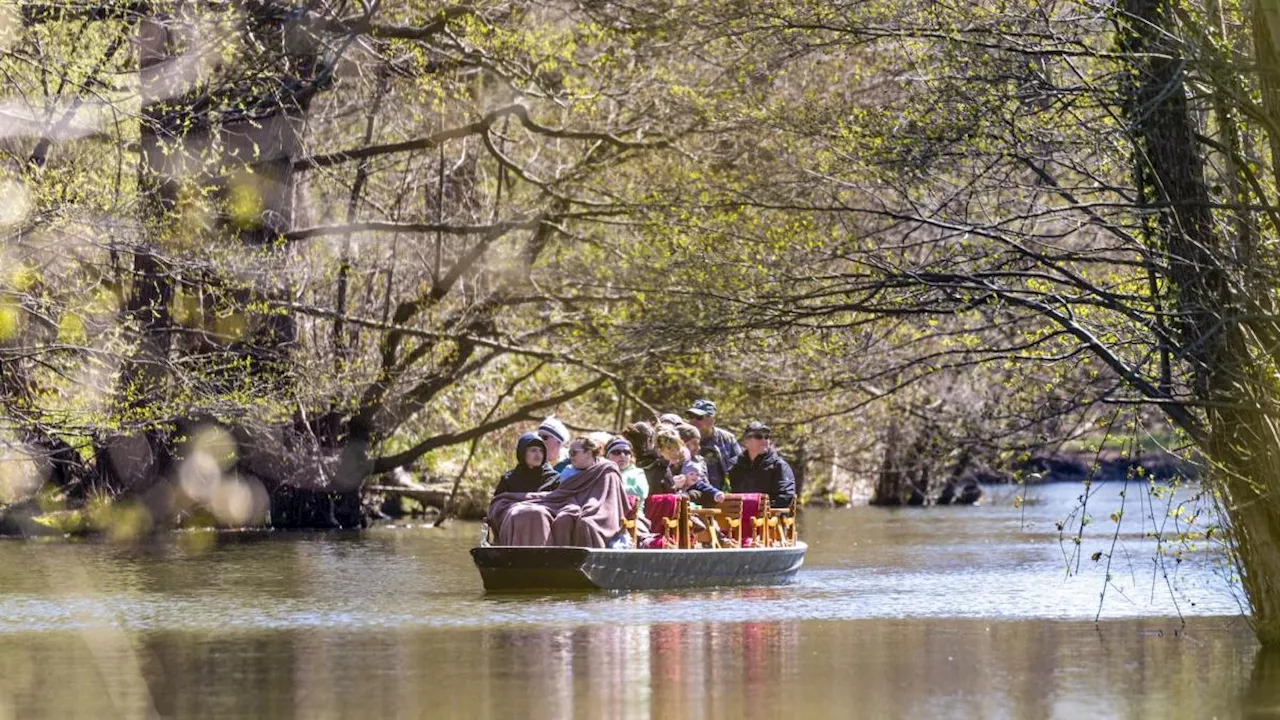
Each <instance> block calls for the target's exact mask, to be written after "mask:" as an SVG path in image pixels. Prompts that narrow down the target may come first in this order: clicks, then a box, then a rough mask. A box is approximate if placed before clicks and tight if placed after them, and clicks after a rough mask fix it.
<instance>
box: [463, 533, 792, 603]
mask: <svg viewBox="0 0 1280 720" xmlns="http://www.w3.org/2000/svg"><path fill="white" fill-rule="evenodd" d="M805 549H806V546H805V544H804V543H798V544H796V545H795V546H794V547H773V548H746V549H731V550H605V549H596V548H580V547H503V546H490V547H478V548H473V549H472V550H471V557H472V559H473V560H474V561H475V564H476V568H477V569H479V570H480V577H481V579H482V580H483V581H484V589H485V591H486V592H491V593H492V592H529V591H539V590H541V591H560V590H675V589H681V588H705V587H739V586H746V585H755V586H759V585H782V584H784V583H787V582H790V581H791V580H792V579H794V578H795V575H796V572H797V571H799V570H800V565H801V564H802V563H803V562H804V553H805Z"/></svg>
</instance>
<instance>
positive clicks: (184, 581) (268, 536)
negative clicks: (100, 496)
mask: <svg viewBox="0 0 1280 720" xmlns="http://www.w3.org/2000/svg"><path fill="white" fill-rule="evenodd" d="M1122 489H1123V488H1121V486H1119V485H1116V484H1111V485H1103V486H1095V487H1094V488H1093V489H1092V490H1091V491H1090V494H1089V497H1088V498H1087V500H1088V503H1087V505H1086V506H1085V507H1084V508H1083V509H1081V508H1080V507H1079V501H1080V497H1079V496H1081V495H1082V493H1083V489H1082V488H1081V487H1080V486H1078V485H1047V486H1042V487H1037V488H1032V489H1031V490H1029V491H1028V493H1027V495H1028V497H1027V499H1028V502H1027V503H1026V504H1025V505H1024V506H1023V507H1021V508H1015V507H1013V505H1012V502H1011V498H1010V497H1009V494H1010V493H1011V492H1012V491H1011V490H1008V489H1005V490H996V496H997V497H996V498H995V500H996V502H992V503H990V504H988V505H986V506H982V507H976V508H929V509H924V508H912V509H901V510H882V509H874V508H856V509H849V510H814V511H810V512H806V513H805V514H804V517H803V519H802V525H801V532H802V537H803V539H805V540H806V541H807V542H808V543H809V545H810V550H809V553H808V556H807V559H806V563H805V567H804V569H803V570H802V571H801V573H800V575H799V577H798V579H797V582H796V583H795V584H794V585H791V586H787V587H781V588H756V589H738V590H717V591H709V592H708V591H690V592H668V593H639V594H621V595H608V594H582V595H549V596H535V597H517V598H494V597H486V596H484V595H483V593H482V591H481V587H480V582H479V576H478V574H477V573H476V571H475V569H474V567H473V566H472V565H471V562H470V559H469V556H468V555H467V553H466V550H467V549H468V548H469V547H470V546H472V545H473V544H474V543H475V540H476V539H477V538H478V535H479V526H478V525H475V524H470V523H455V524H453V525H452V526H450V527H447V528H443V529H430V528H425V527H414V528H403V527H400V528H378V529H374V530H370V531H367V532H364V533H335V534H316V533H311V534H303V533H298V534H291V533H265V534H221V535H209V534H184V535H178V536H175V537H173V538H167V539H165V540H164V541H162V542H158V543H155V544H152V545H149V546H147V547H144V548H138V547H123V546H115V545H109V544H105V543H100V542H66V541H54V542H49V541H40V542H20V541H12V542H0V718H5V717H20V718H29V717H36V718H39V717H49V718H65V717H146V716H164V717H298V718H326V717H335V718H336V717H453V716H457V717H510V716H512V715H523V716H531V717H568V716H579V717H646V718H647V717H653V718H667V717H681V716H695V715H696V716H700V717H711V718H718V717H780V716H787V715H789V714H790V713H793V712H795V713H803V716H804V717H822V716H827V717H913V718H914V717H1009V718H1024V717H1025V718H1041V717H1064V718H1066V717H1080V716H1082V715H1085V714H1088V715H1090V716H1093V717H1214V716H1216V717H1246V716H1251V715H1257V714H1263V713H1266V712H1270V711H1275V710H1276V709H1277V708H1280V661H1277V660H1272V659H1269V657H1268V656H1262V655H1259V654H1258V652H1257V651H1256V647H1255V644H1254V642H1253V640H1252V636H1251V634H1250V633H1249V630H1248V627H1247V625H1246V624H1245V623H1244V622H1243V620H1242V619H1241V616H1240V613H1241V610H1240V598H1239V593H1238V589H1236V588H1235V587H1234V586H1233V584H1232V582H1231V576H1230V572H1229V569H1228V568H1226V567H1225V566H1224V563H1223V562H1222V558H1221V556H1220V555H1219V554H1218V553H1217V551H1216V550H1215V549H1214V547H1213V545H1212V544H1209V545H1205V544H1204V543H1203V542H1201V543H1200V544H1199V545H1195V546H1188V545H1186V544H1184V543H1179V542H1176V541H1175V540H1174V539H1173V535H1174V532H1173V531H1174V530H1176V529H1178V528H1176V527H1175V526H1174V525H1172V524H1171V521H1170V520H1169V509H1170V508H1176V507H1177V504H1178V503H1180V502H1183V501H1186V500H1187V499H1188V498H1189V493H1188V492H1187V491H1183V492H1181V493H1179V494H1177V495H1174V496H1172V497H1171V498H1164V499H1161V500H1159V501H1158V502H1157V503H1155V504H1152V503H1151V502H1150V500H1149V498H1147V497H1146V496H1145V495H1143V494H1142V493H1141V492H1139V490H1138V486H1136V485H1135V486H1133V487H1131V488H1129V489H1128V491H1127V493H1126V496H1125V497H1123V498H1122V497H1120V492H1121V490H1122ZM1122 506H1123V509H1124V513H1123V514H1122V515H1121V516H1120V518H1121V519H1120V522H1119V523H1118V524H1117V523H1116V522H1114V521H1112V520H1111V517H1112V513H1114V512H1115V511H1117V510H1119V509H1121V507H1122ZM1194 511H1195V508H1194V507H1191V506H1188V509H1187V510H1185V511H1184V513H1183V515H1184V516H1190V515H1191V514H1192V513H1193V512H1194ZM1086 515H1087V516H1089V517H1090V518H1091V521H1090V522H1089V523H1088V524H1087V525H1086V526H1085V527H1084V533H1083V536H1082V537H1081V538H1080V542H1079V544H1077V543H1076V538H1077V533H1078V532H1079V531H1080V518H1082V517H1085V516H1086ZM1205 522H1211V519H1209V518H1207V517H1206V516H1205V515H1204V514H1201V516H1200V517H1198V518H1197V523H1198V524H1201V525H1202V524H1204V523H1205ZM1059 523H1062V524H1063V526H1062V529H1061V530H1059V528H1058V524H1059ZM1190 527H1191V528H1192V529H1194V528H1195V527H1196V526H1195V525H1193V526H1190ZM1182 529H1187V526H1185V525H1184V526H1182ZM1153 534H1154V535H1156V536H1157V537H1152V535H1153ZM1158 538H1163V540H1160V539H1158ZM1095 553H1100V555H1099V556H1098V559H1097V560H1096V561H1095V560H1093V559H1092V558H1093V556H1094V554H1095ZM1108 562H1109V568H1108ZM1108 574H1109V576H1110V578H1111V581H1110V582H1107V581H1106V580H1107V577H1108ZM1095 618H1098V621H1097V622H1095Z"/></svg>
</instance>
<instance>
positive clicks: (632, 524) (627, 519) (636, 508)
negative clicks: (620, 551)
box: [622, 495, 640, 548]
mask: <svg viewBox="0 0 1280 720" xmlns="http://www.w3.org/2000/svg"><path fill="white" fill-rule="evenodd" d="M626 498H627V507H626V510H625V511H624V512H623V513H622V529H623V530H624V531H626V533H627V537H629V538H631V547H633V548H637V547H640V546H639V545H638V544H637V539H636V515H638V514H639V513H640V503H638V502H636V499H635V497H633V496H631V495H627V496H626Z"/></svg>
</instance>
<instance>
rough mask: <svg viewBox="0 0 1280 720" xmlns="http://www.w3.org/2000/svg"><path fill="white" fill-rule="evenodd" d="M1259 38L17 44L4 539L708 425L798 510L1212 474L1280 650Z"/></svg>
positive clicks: (34, 35)
mask: <svg viewBox="0 0 1280 720" xmlns="http://www.w3.org/2000/svg"><path fill="white" fill-rule="evenodd" d="M1278 12H1280V10H1277V8H1275V7H1273V4H1270V3H1267V2H1255V3H1250V2H1246V3H1230V2H1227V3H1223V2H1217V0H1204V2H1201V3H1190V4H1187V3H1184V4H1173V3H1168V2H1162V1H1159V0H1124V2H1120V3H1117V4H1096V3H1090V2H1075V1H1072V2H1048V3H1041V2H1037V3H1029V2H1028V3H1022V4H1019V3H1016V2H1014V3H988V2H974V3H969V4H947V3H934V2H927V3H913V2H907V3H892V4H889V3H879V2H870V1H867V2H809V1H808V0H781V1H778V2H761V3H717V2H705V3H704V2H697V1H696V0H692V1H689V2H681V3H676V4H675V5H672V4H670V3H648V2H644V1H643V0H642V1H641V2H633V3H614V2H608V1H604V0H602V1H596V0H584V1H582V2H547V3H536V2H523V1H522V0H503V1H493V2H484V1H482V2H476V3H462V4H456V5H453V4H433V3H422V2H417V1H416V0H391V1H389V2H378V1H374V2H368V3H366V2H345V1H337V2H320V1H319V0H316V1H314V2H305V3H296V4H290V3H284V2H276V1H275V0H241V1H238V2H223V1H221V0H180V1H168V2H145V1H141V0H128V1H125V0H117V1H111V2H87V3H80V2H71V3H39V2H29V3H28V2H21V3H16V4H9V5H6V6H5V7H4V8H3V9H2V10H0V72H2V73H3V75H4V85H3V90H2V91H0V93H2V96H0V163H2V165H0V173H2V176H0V197H2V198H3V199H2V200H0V232H2V233H3V236H4V240H3V244H2V245H0V406H2V407H3V412H2V420H3V423H2V426H0V448H3V450H2V452H3V453H4V455H3V458H2V459H3V462H0V504H10V505H13V504H21V503H23V502H26V503H27V505H28V506H35V507H38V509H39V510H41V511H45V510H50V509H57V508H64V509H69V510H72V511H75V512H82V513H84V514H85V515H86V516H88V515H92V514H93V513H99V514H100V518H101V517H107V518H108V521H107V522H106V524H105V526H106V527H110V528H117V529H118V528H124V529H125V530H123V531H121V532H137V531H142V530H145V529H148V528H154V527H168V526H170V525H173V524H175V523H178V522H187V523H191V522H195V523H211V524H220V525H231V526H240V525H246V524H257V523H262V522H266V521H268V520H269V522H270V523H271V524H273V525H275V526H278V527H316V526H332V525H340V526H348V527H350V526H358V525H360V524H362V523H363V522H364V521H365V520H366V519H367V508H365V507H364V506H363V505H362V502H361V494H360V489H361V487H362V486H365V485H368V484H370V483H373V482H375V481H376V478H378V477H380V476H382V475H384V474H386V473H389V472H392V471H393V470H395V469H396V468H407V469H410V470H411V471H413V472H415V473H417V474H419V475H421V476H430V477H434V478H440V479H445V480H455V479H461V481H462V482H463V483H464V484H465V485H475V486H480V487H483V486H485V485H486V484H491V483H492V481H494V480H496V477H497V473H498V469H499V468H500V467H502V466H504V465H506V464H507V463H508V462H509V456H510V451H509V448H510V447H512V445H513V442H512V440H513V438H514V436H515V435H516V434H518V432H519V431H520V430H523V429H527V428H529V427H530V425H531V424H533V423H535V422H536V421H537V420H539V419H541V418H542V417H544V416H545V415H547V414H550V413H552V412H554V413H556V414H557V415H559V416H560V417H562V418H564V419H566V420H567V421H568V422H569V423H570V425H571V427H574V428H575V429H583V430H594V429H614V430H616V429H618V428H620V427H621V426H622V425H624V424H625V423H627V422H630V421H632V420H634V419H640V418H645V417H650V416H652V414H653V412H654V411H655V410H657V411H671V410H676V411H678V410H680V409H682V408H684V407H687V403H688V402H689V401H691V400H692V399H693V398H695V397H711V398H714V399H715V400H716V401H717V403H718V404H719V406H720V408H721V412H720V422H721V424H722V425H724V426H727V427H729V428H730V429H735V428H740V427H741V426H742V425H744V424H745V423H746V422H747V421H748V420H751V419H757V418H759V419H765V420H768V421H769V422H770V423H771V424H772V425H773V426H774V428H775V435H776V436H777V437H778V439H779V440H780V441H781V443H782V445H783V447H784V449H785V450H786V451H787V452H788V453H789V454H790V455H791V456H792V457H798V458H800V460H801V463H800V464H802V465H803V467H804V468H805V469H806V473H805V474H806V485H807V490H808V492H809V493H810V495H811V496H813V495H815V494H816V495H817V496H823V494H824V493H826V494H827V495H828V496H829V495H830V493H834V492H838V493H842V494H845V495H847V494H849V493H850V492H851V491H852V489H853V488H854V487H855V485H856V484H857V483H859V482H861V483H863V484H864V485H866V484H875V483H877V482H878V483H879V484H880V489H881V494H882V495H885V496H888V497H882V498H881V499H882V500H889V501H892V500H894V499H895V497H897V498H901V497H905V495H902V493H906V494H908V495H909V494H910V490H909V489H907V488H905V485H904V483H905V482H906V481H912V482H914V483H915V484H917V485H918V486H920V487H919V489H918V492H919V494H920V495H922V498H921V499H922V500H924V501H926V502H928V501H932V500H934V499H936V497H937V496H938V494H939V493H940V492H941V491H942V486H943V484H944V482H945V480H946V479H947V478H951V477H959V476H961V475H964V474H966V473H970V474H972V473H975V472H978V473H991V474H1004V475H1005V476H1009V477H1013V476H1015V475H1016V474H1017V473H1018V472H1020V471H1024V470H1026V469H1028V468H1030V467H1032V466H1031V465H1030V464H1029V462H1028V461H1029V460H1030V459H1031V458H1033V457H1036V456H1044V455H1046V454H1051V453H1054V452H1060V451H1063V450H1064V449H1065V450H1080V451H1085V452H1096V451H1099V450H1103V451H1106V452H1109V453H1112V454H1115V455H1121V456H1123V457H1125V458H1129V459H1133V458H1138V457H1139V456H1143V455H1148V454H1151V453H1162V452H1166V451H1171V452H1173V453H1174V454H1183V453H1189V452H1191V451H1193V450H1194V451H1195V452H1196V453H1197V454H1198V456H1199V457H1201V458H1202V459H1203V461H1204V462H1205V463H1207V464H1208V466H1209V467H1211V468H1212V472H1211V473H1210V475H1208V476H1207V477H1208V478H1209V480H1210V482H1209V485H1208V486H1207V487H1208V488H1209V490H1210V494H1211V498H1212V500H1213V501H1214V502H1215V503H1217V504H1218V506H1219V507H1220V509H1221V510H1222V511H1223V512H1222V513H1221V514H1220V517H1221V523H1222V526H1221V527H1219V526H1214V527H1210V528H1206V529H1204V531H1203V532H1204V534H1203V535H1202V537H1204V538H1205V539H1212V538H1213V536H1214V534H1215V533H1216V535H1217V537H1218V538H1220V539H1223V540H1225V541H1226V542H1228V543H1229V545H1230V547H1231V549H1232V550H1233V551H1234V552H1235V553H1236V556H1237V557H1238V558H1239V559H1240V561H1241V562H1240V570H1241V575H1242V579H1243V582H1244V584H1245V586H1246V589H1247V590H1248V592H1249V594H1250V600H1251V602H1252V603H1253V609H1254V613H1255V618H1257V619H1258V622H1259V627H1260V628H1263V629H1262V630H1260V636H1261V637H1263V638H1264V640H1265V639H1268V638H1280V629H1278V628H1280V625H1277V624H1275V623H1277V622H1278V621H1280V590H1278V589H1277V588H1276V587H1273V578H1280V510H1278V509H1277V505H1276V503H1275V502H1274V500H1273V486H1274V484H1275V483H1276V482H1277V479H1276V478H1277V477H1278V476H1277V474H1276V473H1275V472H1274V469H1275V468H1276V467H1277V466H1280V433H1278V432H1277V431H1276V427H1275V418H1276V416H1277V414H1278V411H1280V404H1278V400H1280V399H1278V398H1277V394H1278V393H1280V381H1278V378H1280V368H1278V367H1277V358H1278V357H1280V356H1278V355H1277V353H1280V324H1277V322H1276V319H1277V318H1276V313H1275V309H1274V307H1273V306H1274V304H1275V301H1276V297H1275V289H1276V282H1275V280H1276V270H1277V263H1276V259H1277V256H1276V252H1275V242H1276V235H1277V228H1280V222H1277V211H1278V209H1280V208H1278V207H1277V203H1276V197H1275V196H1276V193H1277V175H1276V173H1277V168H1278V167H1280V166H1277V164H1276V161H1275V160H1276V158H1275V155H1276V153H1277V152H1278V151H1280V95H1278V94H1277V91H1278V90H1280V71H1278V69H1277V64H1276V48H1277V43H1278V42H1280V15H1278V14H1277V13H1278ZM1109 438H1119V440H1115V441H1111V440H1109ZM1138 474H1141V472H1140V471H1138ZM886 488H887V489H886ZM42 489H43V490H42ZM103 508H107V509H103ZM102 513H106V515H101V514H102ZM95 522H96V521H95ZM1266 628H1272V629H1270V630H1267V629H1266Z"/></svg>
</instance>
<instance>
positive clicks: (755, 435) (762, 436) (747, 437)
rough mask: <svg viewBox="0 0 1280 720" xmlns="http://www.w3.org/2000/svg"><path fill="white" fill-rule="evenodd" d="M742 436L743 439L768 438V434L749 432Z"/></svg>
mask: <svg viewBox="0 0 1280 720" xmlns="http://www.w3.org/2000/svg"><path fill="white" fill-rule="evenodd" d="M742 437H743V438H744V439H746V440H750V439H751V438H755V439H756V440H768V439H769V436H768V435H758V434H756V433H751V434H750V435H743V436H742Z"/></svg>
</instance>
